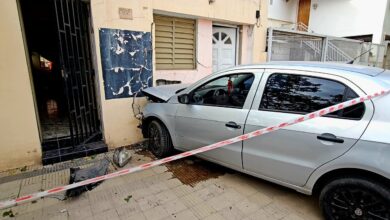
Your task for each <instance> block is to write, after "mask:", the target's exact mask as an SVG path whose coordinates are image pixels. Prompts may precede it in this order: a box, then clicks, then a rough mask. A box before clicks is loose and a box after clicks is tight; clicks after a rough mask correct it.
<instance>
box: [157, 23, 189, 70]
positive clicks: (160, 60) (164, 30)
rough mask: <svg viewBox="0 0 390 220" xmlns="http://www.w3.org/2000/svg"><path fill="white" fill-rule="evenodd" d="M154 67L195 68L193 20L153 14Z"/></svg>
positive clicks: (159, 68)
mask: <svg viewBox="0 0 390 220" xmlns="http://www.w3.org/2000/svg"><path fill="white" fill-rule="evenodd" d="M154 22H155V50H156V51H155V54H156V69H158V70H168V69H195V61H196V60H195V47H196V46H195V42H196V39H195V20H191V19H183V18H175V17H166V16H160V15H154Z"/></svg>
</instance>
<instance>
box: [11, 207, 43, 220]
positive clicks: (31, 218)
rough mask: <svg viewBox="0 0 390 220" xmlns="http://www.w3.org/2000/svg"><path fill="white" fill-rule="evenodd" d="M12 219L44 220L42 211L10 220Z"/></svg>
mask: <svg viewBox="0 0 390 220" xmlns="http://www.w3.org/2000/svg"><path fill="white" fill-rule="evenodd" d="M10 219H17V220H40V219H42V209H40V210H36V211H33V212H28V213H25V214H19V213H17V214H16V218H10Z"/></svg>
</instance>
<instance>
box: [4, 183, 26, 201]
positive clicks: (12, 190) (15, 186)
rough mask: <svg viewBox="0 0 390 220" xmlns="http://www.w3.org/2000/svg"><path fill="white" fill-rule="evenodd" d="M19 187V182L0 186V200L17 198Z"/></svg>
mask: <svg viewBox="0 0 390 220" xmlns="http://www.w3.org/2000/svg"><path fill="white" fill-rule="evenodd" d="M20 187H21V181H12V182H8V183H3V184H0V199H1V200H6V199H14V198H16V197H18V194H19V191H20Z"/></svg>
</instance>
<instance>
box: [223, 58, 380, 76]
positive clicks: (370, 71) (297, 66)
mask: <svg viewBox="0 0 390 220" xmlns="http://www.w3.org/2000/svg"><path fill="white" fill-rule="evenodd" d="M245 68H268V69H269V68H272V69H294V70H309V71H321V72H324V73H332V74H337V70H339V71H340V70H341V71H343V73H339V74H337V75H344V74H345V72H349V73H351V74H361V75H365V76H377V75H379V74H381V73H382V72H384V71H385V70H384V69H382V68H377V67H370V66H362V65H355V64H340V63H329V62H326V63H325V62H308V61H306V62H304V61H272V62H267V63H263V64H252V65H241V66H237V67H233V68H232V69H230V70H233V69H245Z"/></svg>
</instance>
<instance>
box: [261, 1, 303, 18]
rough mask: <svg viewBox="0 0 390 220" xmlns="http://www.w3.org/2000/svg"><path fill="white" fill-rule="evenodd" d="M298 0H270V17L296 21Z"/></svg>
mask: <svg viewBox="0 0 390 220" xmlns="http://www.w3.org/2000/svg"><path fill="white" fill-rule="evenodd" d="M297 13H298V0H288V1H286V0H268V18H269V19H273V20H278V21H282V22H288V23H296V21H297Z"/></svg>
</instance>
